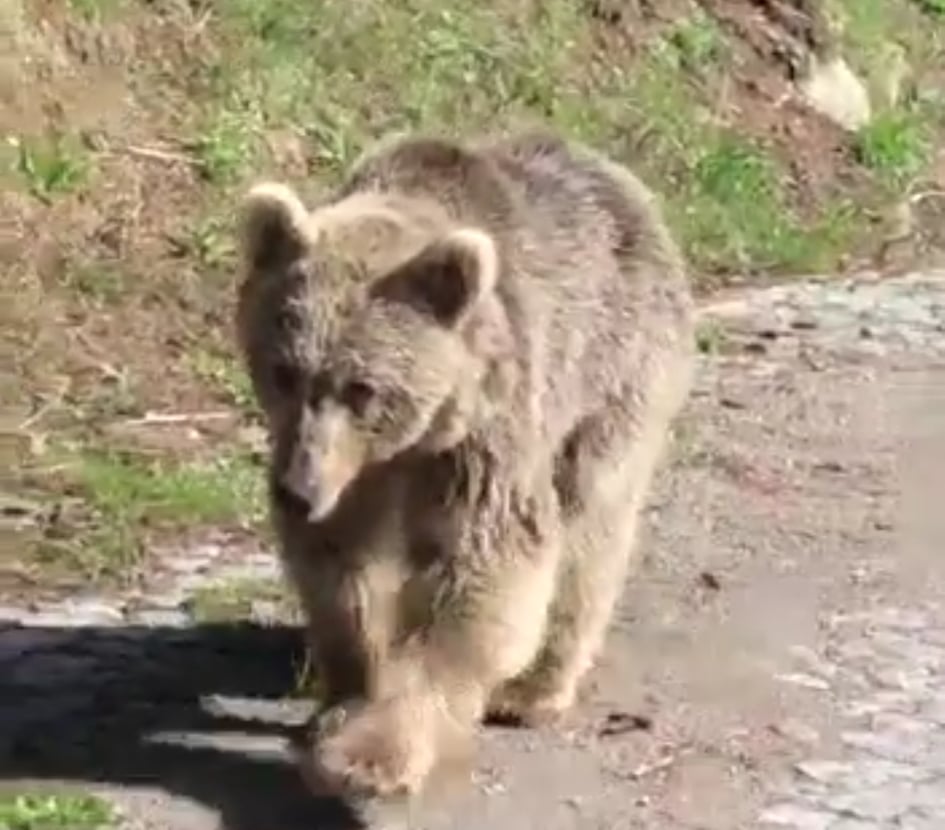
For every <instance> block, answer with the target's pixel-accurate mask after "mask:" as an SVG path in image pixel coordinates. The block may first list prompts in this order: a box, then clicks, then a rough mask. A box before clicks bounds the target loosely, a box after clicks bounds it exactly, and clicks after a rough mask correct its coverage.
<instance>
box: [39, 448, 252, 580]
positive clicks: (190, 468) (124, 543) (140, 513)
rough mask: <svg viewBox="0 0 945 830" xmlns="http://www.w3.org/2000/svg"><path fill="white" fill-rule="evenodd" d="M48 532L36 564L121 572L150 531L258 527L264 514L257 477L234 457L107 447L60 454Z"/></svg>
mask: <svg viewBox="0 0 945 830" xmlns="http://www.w3.org/2000/svg"><path fill="white" fill-rule="evenodd" d="M64 468H65V469H64V473H63V475H62V481H61V482H60V488H59V489H60V492H62V493H65V494H67V495H68V496H69V498H70V499H71V502H70V501H69V500H68V499H67V503H71V504H72V505H73V507H72V509H71V511H65V512H64V511H63V510H61V509H60V514H61V518H60V520H59V522H58V523H57V525H56V527H55V532H54V533H53V534H52V535H50V534H47V537H46V538H45V539H44V540H43V541H42V542H41V543H40V544H39V545H38V546H37V548H36V550H35V555H36V557H37V558H38V560H39V561H40V562H41V563H45V564H48V565H58V566H64V567H65V568H66V569H67V570H77V571H79V572H81V573H83V574H85V575H87V576H88V577H90V578H93V579H97V578H101V577H103V576H109V577H121V576H122V575H127V573H129V572H130V571H132V570H133V569H134V568H136V567H137V566H139V565H141V564H142V559H143V554H144V547H145V544H146V542H147V541H148V540H149V539H153V537H154V535H155V534H158V533H162V532H163V533H167V532H171V531H174V530H176V529H181V528H192V527H206V526H217V525H221V524H223V525H238V526H241V527H255V526H258V525H259V524H260V523H261V522H262V521H263V519H264V517H265V492H264V476H263V474H262V472H261V470H260V469H259V467H258V465H257V464H255V463H254V462H252V461H251V460H250V459H248V458H246V457H242V456H224V457H222V458H220V459H218V460H216V461H212V462H205V461H199V462H198V461H192V462H183V461H177V460H173V459H170V458H165V457H159V458H145V457H140V456H137V455H133V454H130V453H119V452H116V451H109V450H91V449H86V450H81V451H80V452H78V453H77V454H76V455H74V456H72V457H71V458H67V459H66V463H65V465H64Z"/></svg>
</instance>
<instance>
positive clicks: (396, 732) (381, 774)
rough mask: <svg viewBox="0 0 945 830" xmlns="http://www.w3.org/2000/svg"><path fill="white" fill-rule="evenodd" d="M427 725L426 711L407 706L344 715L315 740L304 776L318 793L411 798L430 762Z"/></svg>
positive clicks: (371, 707)
mask: <svg viewBox="0 0 945 830" xmlns="http://www.w3.org/2000/svg"><path fill="white" fill-rule="evenodd" d="M426 721H427V718H426V716H425V713H424V712H423V711H421V710H420V709H419V708H418V707H416V706H411V704H409V703H400V702H397V703H394V702H387V703H375V704H371V705H369V706H367V707H365V708H364V709H362V710H361V711H360V712H357V713H350V712H349V713H347V715H346V716H345V717H344V718H343V720H342V722H340V723H339V722H334V723H332V724H331V726H330V727H329V728H328V729H327V730H326V731H325V732H324V733H323V735H322V737H321V738H320V739H319V740H318V742H317V744H316V746H315V747H314V749H313V750H312V751H311V758H310V762H311V767H310V768H309V769H307V770H304V772H305V773H306V774H305V777H306V779H308V780H309V783H310V785H311V786H312V788H313V789H315V790H316V791H317V792H318V793H320V794H324V793H325V792H331V793H334V794H338V795H348V796H352V797H357V798H388V797H391V796H408V797H409V796H413V795H415V794H417V793H418V792H419V791H420V789H421V788H422V786H423V783H424V782H425V780H426V778H427V775H428V774H429V772H430V771H431V769H432V767H433V764H434V760H435V758H434V756H435V747H434V745H433V743H434V742H433V740H432V735H431V730H430V728H429V725H428V723H427V722H426Z"/></svg>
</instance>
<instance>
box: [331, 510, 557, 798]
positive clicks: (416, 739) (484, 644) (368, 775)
mask: <svg viewBox="0 0 945 830" xmlns="http://www.w3.org/2000/svg"><path fill="white" fill-rule="evenodd" d="M546 503H547V504H548V505H549V507H548V508H546V510H545V511H544V515H545V516H553V517H555V518H554V519H552V522H554V523H549V522H548V521H547V520H546V519H544V518H540V517H537V516H536V515H535V514H534V513H527V511H526V513H527V515H524V516H523V513H522V511H520V510H518V509H517V508H518V506H519V505H515V506H514V507H513V508H512V509H508V502H507V501H506V502H504V503H503V505H502V509H501V510H498V511H495V512H492V511H488V510H486V511H484V512H483V513H482V514H481V515H477V516H476V517H474V518H473V519H472V521H473V522H475V523H476V527H474V528H471V529H470V530H469V532H468V533H463V534H462V537H461V539H462V541H461V543H460V544H461V545H462V546H463V547H464V548H468V549H460V550H458V551H456V553H455V554H454V555H453V556H451V567H450V568H449V569H447V570H446V571H445V572H444V581H443V584H442V586H441V589H440V590H438V591H437V592H436V594H437V605H436V608H435V611H434V618H433V620H432V622H431V623H430V624H429V625H428V626H427V627H426V628H425V629H424V630H423V631H421V632H418V633H417V634H416V635H414V636H413V637H411V638H410V639H408V640H407V641H406V642H404V643H401V644H399V645H398V646H397V648H396V649H394V650H392V651H391V653H390V655H389V660H388V661H387V662H386V663H385V664H384V665H383V666H382V667H381V668H380V671H379V675H378V686H377V689H376V693H375V694H374V695H372V696H371V697H370V699H369V700H368V701H367V702H366V703H365V705H364V706H363V707H361V708H360V709H358V710H356V711H353V712H351V713H350V715H349V716H348V717H347V718H346V719H345V720H343V721H342V722H340V723H338V725H337V727H336V728H335V731H334V733H333V734H329V735H326V736H325V737H324V739H323V740H322V741H321V742H320V743H319V745H318V746H317V747H316V750H315V755H314V758H313V760H314V768H315V769H316V770H317V771H318V775H319V777H320V779H321V780H322V781H324V782H326V783H327V784H328V785H329V786H330V787H331V788H332V789H334V790H336V791H341V792H346V793H348V794H351V795H360V796H368V797H374V796H382V797H383V796H392V795H413V794H416V793H417V792H419V791H420V790H421V789H422V787H423V784H424V783H425V782H426V780H427V778H428V776H429V774H430V773H431V772H433V770H434V767H437V766H438V765H439V764H440V763H441V762H445V761H454V760H456V759H458V758H459V756H460V754H461V753H465V752H466V751H467V749H468V746H469V740H470V739H471V737H472V733H473V731H474V729H475V727H476V724H477V723H478V721H479V720H480V719H481V718H482V716H483V713H484V710H485V705H486V702H487V700H488V696H489V694H490V693H491V691H492V690H493V689H494V688H495V687H496V686H497V685H498V684H500V683H501V682H503V681H504V680H506V679H508V678H510V677H514V676H515V675H516V674H518V673H520V672H521V671H523V670H524V669H525V667H526V666H527V665H528V663H529V661H530V660H531V659H533V657H534V655H535V654H536V653H537V651H538V648H539V646H540V644H541V637H542V634H543V631H544V628H545V620H546V617H547V612H548V607H549V604H550V601H551V597H552V595H553V591H554V584H555V574H556V570H557V559H558V553H559V551H560V546H559V544H558V541H559V532H558V527H557V524H556V514H557V509H556V507H554V506H551V499H550V497H549V498H548V499H546ZM463 563H465V564H463Z"/></svg>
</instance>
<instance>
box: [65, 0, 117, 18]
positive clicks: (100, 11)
mask: <svg viewBox="0 0 945 830" xmlns="http://www.w3.org/2000/svg"><path fill="white" fill-rule="evenodd" d="M67 2H68V5H69V8H71V9H72V10H73V11H74V12H75V13H76V14H77V15H78V16H79V17H81V18H82V19H83V20H85V21H86V22H87V23H101V22H103V21H104V20H107V19H108V18H109V16H110V15H113V14H115V13H116V12H118V11H120V10H121V8H122V6H123V5H124V2H125V0H67Z"/></svg>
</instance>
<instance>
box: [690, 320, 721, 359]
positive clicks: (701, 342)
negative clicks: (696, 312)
mask: <svg viewBox="0 0 945 830" xmlns="http://www.w3.org/2000/svg"><path fill="white" fill-rule="evenodd" d="M724 345H725V330H724V329H723V328H722V326H721V324H720V323H719V322H718V320H712V319H709V320H702V321H700V323H699V324H698V326H696V348H697V349H698V350H699V351H700V352H701V353H702V354H707V355H715V354H719V353H720V352H721V351H722V348H723V346H724Z"/></svg>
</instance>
